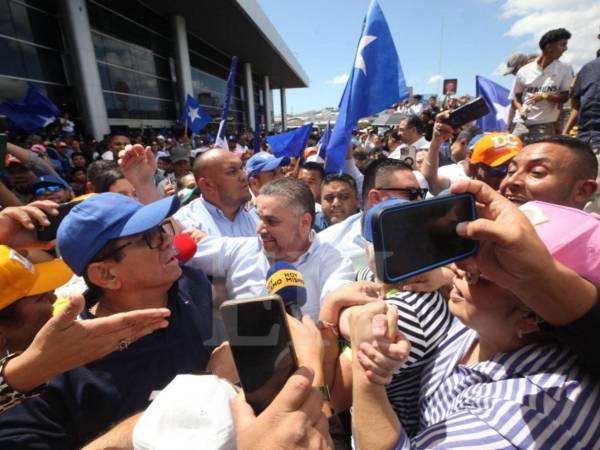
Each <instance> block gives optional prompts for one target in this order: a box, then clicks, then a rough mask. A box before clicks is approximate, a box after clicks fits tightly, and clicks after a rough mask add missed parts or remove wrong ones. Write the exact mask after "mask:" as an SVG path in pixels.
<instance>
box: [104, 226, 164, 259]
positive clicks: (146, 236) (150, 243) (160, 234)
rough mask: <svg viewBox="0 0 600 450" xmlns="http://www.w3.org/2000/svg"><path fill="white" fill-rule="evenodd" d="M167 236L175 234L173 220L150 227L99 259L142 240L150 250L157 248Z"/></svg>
mask: <svg viewBox="0 0 600 450" xmlns="http://www.w3.org/2000/svg"><path fill="white" fill-rule="evenodd" d="M165 236H175V227H173V224H172V223H171V221H166V222H163V223H161V224H160V225H157V226H155V227H154V228H150V229H149V230H147V231H144V232H143V233H142V235H141V236H140V237H139V238H137V239H132V240H131V241H129V242H126V243H124V244H123V245H120V246H118V247H115V248H114V249H112V250H110V251H109V252H108V253H105V254H104V255H102V256H101V257H100V258H99V260H104V259H109V258H110V257H111V256H113V255H116V254H117V253H119V252H120V251H121V250H123V249H124V248H126V247H129V246H130V245H133V244H135V243H136V242H139V241H141V240H143V241H144V242H145V243H146V246H147V247H148V248H149V249H150V250H156V249H157V248H160V247H161V246H162V245H163V244H164V242H165Z"/></svg>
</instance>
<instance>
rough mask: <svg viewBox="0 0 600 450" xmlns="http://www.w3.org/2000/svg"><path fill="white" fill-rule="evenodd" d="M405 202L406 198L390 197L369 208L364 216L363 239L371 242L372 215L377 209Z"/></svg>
mask: <svg viewBox="0 0 600 450" xmlns="http://www.w3.org/2000/svg"><path fill="white" fill-rule="evenodd" d="M406 202H408V200H404V199H401V198H392V199H390V200H386V201H385V202H381V203H377V204H376V205H375V206H373V207H372V208H371V209H369V210H368V211H367V215H366V216H365V224H364V230H363V236H364V238H365V240H367V241H369V242H373V217H374V216H375V213H376V212H377V211H379V210H380V209H383V208H385V207H386V206H393V205H401V204H402V203H406Z"/></svg>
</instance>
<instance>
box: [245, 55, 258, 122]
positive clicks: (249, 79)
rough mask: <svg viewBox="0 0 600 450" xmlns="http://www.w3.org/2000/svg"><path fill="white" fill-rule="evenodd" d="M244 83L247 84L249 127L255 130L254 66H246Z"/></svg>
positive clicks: (248, 64)
mask: <svg viewBox="0 0 600 450" xmlns="http://www.w3.org/2000/svg"><path fill="white" fill-rule="evenodd" d="M244 82H245V83H246V97H247V98H246V114H247V117H248V124H247V125H248V127H249V128H250V129H252V130H254V124H255V120H254V117H255V115H256V112H255V111H254V85H253V84H252V65H251V64H250V63H245V64H244Z"/></svg>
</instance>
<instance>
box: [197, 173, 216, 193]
mask: <svg viewBox="0 0 600 450" xmlns="http://www.w3.org/2000/svg"><path fill="white" fill-rule="evenodd" d="M196 184H197V185H198V189H199V190H200V192H202V193H203V194H209V193H212V192H213V191H214V189H213V184H212V183H211V181H210V180H209V179H208V178H206V177H200V178H198V179H197V180H196Z"/></svg>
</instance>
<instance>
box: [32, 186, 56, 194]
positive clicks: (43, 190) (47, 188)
mask: <svg viewBox="0 0 600 450" xmlns="http://www.w3.org/2000/svg"><path fill="white" fill-rule="evenodd" d="M62 189H64V187H63V186H42V187H39V188H37V189H36V190H35V191H33V193H34V194H35V195H42V194H45V193H47V192H58V191H61V190H62Z"/></svg>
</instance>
